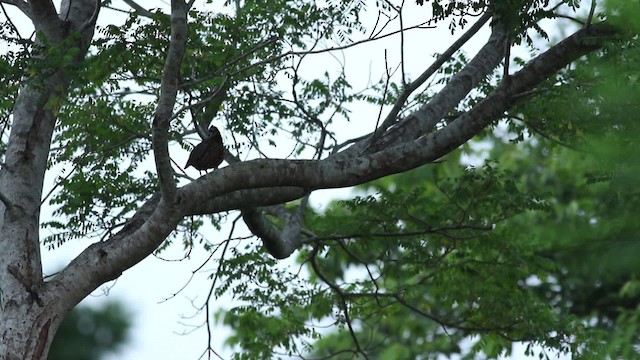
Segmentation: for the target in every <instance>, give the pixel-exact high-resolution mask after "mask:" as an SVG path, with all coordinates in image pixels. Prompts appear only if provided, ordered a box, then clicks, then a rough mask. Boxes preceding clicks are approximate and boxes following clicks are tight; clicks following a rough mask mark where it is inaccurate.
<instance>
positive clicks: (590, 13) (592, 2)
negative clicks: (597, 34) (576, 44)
mask: <svg viewBox="0 0 640 360" xmlns="http://www.w3.org/2000/svg"><path fill="white" fill-rule="evenodd" d="M595 11H596V0H591V9H589V17H588V18H587V23H586V25H585V27H586V28H587V29H588V28H589V27H590V26H591V23H592V22H593V14H594V13H595Z"/></svg>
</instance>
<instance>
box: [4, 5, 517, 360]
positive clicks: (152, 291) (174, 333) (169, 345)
mask: <svg viewBox="0 0 640 360" xmlns="http://www.w3.org/2000/svg"><path fill="white" fill-rule="evenodd" d="M162 3H164V2H162ZM162 3H160V2H155V1H140V4H141V5H143V6H144V5H145V4H153V5H152V6H158V5H159V4H162ZM204 3H205V2H204V1H202V0H198V1H197V2H196V4H197V6H203V4H204ZM220 3H221V2H220ZM369 3H370V8H371V9H375V6H374V3H373V1H369ZM198 4H199V5H198ZM114 5H115V6H119V7H121V8H125V9H126V6H123V5H122V6H121V5H120V4H119V2H114ZM209 6H210V5H209ZM405 6H406V9H407V10H406V12H405V14H406V18H405V21H406V22H407V23H416V22H421V21H424V20H426V19H427V9H428V5H427V6H424V7H419V6H417V5H415V2H414V1H407V2H406V5H405ZM165 7H166V3H165ZM21 18H22V20H20V18H18V17H14V18H13V21H14V23H16V25H17V26H18V27H19V28H20V29H23V28H24V29H28V28H30V27H31V26H30V24H29V23H28V22H26V21H27V20H26V18H24V17H21ZM121 21H122V18H120V17H118V16H117V14H115V13H114V12H113V11H108V10H105V11H103V12H102V13H101V15H100V17H99V23H100V24H106V23H113V22H121ZM447 25H448V22H445V23H443V24H441V25H440V28H439V29H428V30H413V31H411V32H409V33H408V34H406V37H405V43H406V46H405V60H406V63H405V68H406V69H407V73H408V74H410V77H411V75H413V76H412V77H413V78H415V77H417V75H418V74H420V73H421V72H422V71H423V69H425V68H426V67H427V66H428V65H429V64H430V63H431V62H432V60H433V56H432V55H433V53H436V52H438V53H441V52H443V51H444V50H445V49H446V48H447V47H448V46H449V45H450V43H451V41H452V40H453V39H455V38H457V37H458V36H459V33H456V35H455V37H452V36H451V34H450V32H449V30H448V29H447ZM470 25H471V24H469V26H470ZM29 34H30V30H25V31H24V32H22V35H23V36H28V35H29ZM488 34H489V32H488V29H487V27H485V29H484V30H483V31H481V32H480V33H478V34H477V35H476V36H475V37H474V39H472V41H471V42H470V43H469V44H467V45H466V46H465V48H464V50H465V51H466V53H467V55H468V56H469V57H471V56H473V54H474V53H475V51H476V50H477V49H478V48H479V47H480V46H482V44H483V42H484V41H485V40H486V39H487V37H488ZM398 44H399V42H398V37H397V36H396V37H389V38H387V39H385V40H382V41H376V42H374V43H369V44H365V45H360V46H358V47H357V48H355V49H351V50H347V51H346V52H344V53H343V54H336V55H337V56H338V58H340V59H342V60H343V61H344V62H345V64H346V73H347V74H348V75H349V76H350V79H351V81H352V84H353V85H354V89H359V88H363V87H365V86H366V85H367V82H368V81H369V78H371V79H372V81H375V80H377V79H379V78H380V77H382V76H383V75H384V55H385V50H387V61H388V64H389V66H390V67H395V66H396V65H397V64H398V63H399V60H400V56H399V45H398ZM0 51H6V49H5V48H0ZM516 54H517V53H516ZM524 54H525V53H524V52H521V55H520V56H525V55H524ZM327 64H337V62H336V61H335V59H332V58H331V57H329V56H328V55H322V56H317V57H315V59H314V58H312V59H310V60H308V63H307V64H306V66H305V67H304V71H305V72H306V74H312V73H314V72H318V73H322V72H324V71H325V70H326V69H327V66H328V65H327ZM352 110H353V120H352V122H351V123H350V124H348V125H347V124H341V125H340V127H339V129H340V130H339V131H337V135H338V137H339V138H340V139H341V140H347V139H349V138H352V137H355V136H359V135H362V134H364V133H367V132H370V131H371V130H373V126H374V125H375V120H376V117H377V114H378V109H375V108H364V107H362V108H352ZM383 116H384V115H383ZM223 136H224V131H223ZM226 140H230V139H229V137H228V135H227V136H226ZM283 153H284V155H283V156H285V155H287V154H288V153H289V149H285V150H283ZM187 155H188V153H187V152H186V151H182V150H181V149H177V150H176V149H172V156H173V158H174V160H175V161H176V162H177V163H178V164H183V163H185V162H186V158H187ZM55 175H56V174H49V175H48V179H49V180H51V179H52V178H53V177H54V176H55ZM191 175H192V176H195V175H196V174H195V173H191ZM49 184H51V182H50V183H49ZM48 188H49V187H48V186H46V185H45V192H46V191H47V190H48ZM349 196H350V191H349V190H348V189H339V190H331V191H318V192H315V193H314V194H313V195H312V197H311V201H310V205H311V206H314V207H319V206H322V204H326V203H327V202H328V201H329V200H330V199H332V198H336V197H340V198H346V197H349ZM47 213H50V209H49V210H47V209H45V210H43V220H46V214H47ZM204 231H207V230H204ZM209 231H211V233H210V234H208V236H207V237H208V239H209V240H210V241H212V242H216V240H219V241H222V240H224V239H226V237H227V235H228V229H227V227H224V228H223V230H222V231H221V232H220V233H215V232H214V230H209ZM43 235H45V234H43ZM89 244H90V242H88V241H73V242H68V243H66V244H64V245H63V246H62V247H60V248H58V249H56V250H55V251H48V250H46V249H43V251H42V254H43V262H44V269H45V273H51V272H53V271H55V270H57V269H60V268H61V267H63V266H64V265H65V264H66V263H67V262H68V261H69V260H70V259H72V258H73V256H75V255H77V254H78V253H80V252H81V251H82V250H83V249H84V248H85V247H86V246H88V245H89ZM183 256H184V252H183V251H182V249H181V246H175V247H173V248H170V249H169V250H168V251H166V252H164V253H163V254H162V257H163V258H167V259H180V258H182V257H183ZM208 256H209V254H208V253H206V252H205V251H204V250H202V249H200V248H198V247H197V246H196V247H195V248H194V251H193V252H192V253H191V257H190V259H189V260H185V261H172V262H167V261H163V260H160V259H158V258H155V257H154V256H149V257H147V258H146V259H145V260H143V261H142V262H141V263H139V264H138V265H136V266H134V267H133V268H131V269H129V270H127V271H125V272H124V273H123V275H122V276H121V277H120V278H119V279H118V280H117V281H115V282H112V283H110V284H106V285H104V286H103V287H101V288H100V289H98V290H96V291H95V292H94V293H93V294H92V295H91V296H89V297H88V298H87V299H86V300H84V301H83V303H84V304H90V305H99V304H100V303H102V302H104V301H105V300H109V299H118V300H122V301H124V302H125V304H126V306H127V308H128V310H129V311H130V313H131V316H132V320H133V327H132V329H131V336H132V338H131V341H130V342H129V343H128V344H127V345H126V346H125V347H124V348H123V349H122V351H121V352H119V353H118V354H117V355H116V356H113V357H112V358H113V359H123V360H133V359H197V358H199V356H200V355H202V352H203V351H204V349H205V347H206V341H207V333H206V330H205V328H204V327H202V328H200V329H197V330H195V331H193V332H191V333H190V334H189V335H183V334H184V333H186V332H189V331H191V330H193V329H192V326H194V325H200V324H202V323H203V322H204V315H203V314H200V315H199V316H196V317H195V318H190V317H193V315H194V314H195V310H194V307H193V305H192V304H197V305H202V302H203V301H204V299H205V298H206V296H207V293H208V291H209V287H210V280H209V279H207V277H208V275H209V274H210V273H211V272H212V271H213V270H214V269H215V266H216V265H217V263H215V262H209V263H208V264H207V265H206V266H205V267H204V268H203V269H202V271H201V272H200V273H198V274H196V276H195V277H194V278H193V280H191V283H190V284H189V285H188V287H187V288H186V289H185V290H183V291H182V292H181V293H180V294H178V295H177V296H175V297H173V298H172V299H171V300H169V301H166V302H163V300H164V299H165V298H167V297H170V296H171V294H173V293H175V292H176V291H178V290H179V289H180V288H182V287H183V286H184V285H185V283H186V282H187V281H188V280H189V278H190V276H191V274H192V271H193V270H194V269H196V268H198V267H199V266H200V265H201V264H202V262H203V261H204V260H205V259H206V258H207V257H208ZM286 262H287V261H285V262H284V263H286ZM289 262H290V261H289ZM284 266H286V265H284ZM216 303H217V304H219V306H222V307H225V308H229V307H231V306H233V302H232V300H231V299H218V300H217V301H216ZM228 334H229V332H228V330H226V329H223V328H217V329H215V333H214V339H213V346H214V348H215V349H216V351H217V352H218V353H219V354H221V355H222V356H223V357H224V358H225V359H227V358H229V357H230V355H231V354H232V352H231V351H230V349H228V348H225V347H223V345H222V344H223V341H224V339H225V337H226V336H227V335H228ZM515 354H518V355H520V354H522V351H517V350H516V351H515V352H514V358H519V359H523V358H524V357H522V356H518V357H515Z"/></svg>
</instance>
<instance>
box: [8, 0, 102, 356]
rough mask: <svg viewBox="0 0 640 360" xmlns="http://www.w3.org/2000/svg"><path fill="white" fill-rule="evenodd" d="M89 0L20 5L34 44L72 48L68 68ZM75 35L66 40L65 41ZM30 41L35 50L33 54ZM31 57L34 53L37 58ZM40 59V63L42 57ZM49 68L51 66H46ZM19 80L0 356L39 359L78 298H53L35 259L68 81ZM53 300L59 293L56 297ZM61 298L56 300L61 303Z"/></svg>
mask: <svg viewBox="0 0 640 360" xmlns="http://www.w3.org/2000/svg"><path fill="white" fill-rule="evenodd" d="M98 5H99V3H98V2H96V0H82V1H76V0H74V1H64V2H63V3H62V6H61V14H65V15H64V17H63V16H62V15H60V16H58V15H57V14H56V12H55V8H54V7H53V4H52V3H51V2H49V1H46V0H37V1H31V2H30V3H29V5H23V6H26V7H24V8H22V10H23V11H25V13H27V14H28V16H29V17H30V18H31V20H32V22H33V24H34V27H35V29H36V32H37V39H42V38H46V39H47V43H48V45H47V46H63V47H64V49H63V50H65V52H68V51H70V50H72V49H74V48H75V49H79V52H78V55H77V56H76V58H75V59H73V60H72V63H71V64H67V65H74V64H77V63H79V62H80V61H81V60H82V59H83V58H84V56H85V55H86V52H87V49H88V44H89V42H90V40H91V38H92V37H93V29H94V26H95V19H96V17H97V12H98V9H99V6H98ZM78 32H80V33H81V36H80V37H79V39H77V40H76V41H74V42H73V43H69V42H68V41H67V42H65V40H67V39H68V38H69V36H70V35H71V34H73V33H78ZM41 45H42V43H40V42H39V41H38V40H36V46H35V47H34V49H33V52H34V53H36V54H37V53H40V54H46V51H40V50H38V46H41ZM36 56H38V55H36ZM40 57H41V60H42V61H43V62H44V61H47V60H48V59H47V58H46V56H45V55H40ZM53 63H55V62H53ZM51 70H52V71H53V72H52V73H46V74H36V75H35V76H32V77H30V78H27V79H25V81H24V83H25V85H24V86H23V87H22V88H21V89H20V93H19V95H18V97H17V99H16V102H15V104H14V108H13V119H12V123H11V133H10V135H9V142H8V144H7V150H6V153H5V162H4V164H3V166H2V169H1V170H0V201H1V203H0V254H2V256H0V359H46V357H47V353H48V350H49V346H50V345H51V341H52V339H53V336H54V334H55V332H56V330H57V328H58V326H59V325H60V322H61V321H62V319H63V318H64V315H65V314H66V313H67V312H68V311H69V310H70V309H71V308H72V307H73V306H75V305H76V304H77V302H79V301H80V299H82V297H80V298H77V297H76V298H72V297H71V296H68V295H66V298H64V299H61V297H63V295H62V294H58V291H53V290H54V288H53V286H51V285H50V284H47V283H45V282H44V280H43V275H42V265H41V257H40V238H39V230H40V201H41V198H42V187H43V181H44V174H45V171H46V168H47V158H48V155H49V147H50V144H51V138H52V134H53V129H54V126H55V122H56V115H55V114H56V113H57V112H58V110H59V108H60V104H62V101H61V99H63V98H64V96H65V93H66V89H67V88H68V85H69V81H70V80H69V79H70V76H69V74H68V72H67V70H65V69H64V65H63V66H62V67H61V68H59V69H51ZM58 295H60V296H58ZM61 300H63V301H61Z"/></svg>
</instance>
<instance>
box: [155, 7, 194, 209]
mask: <svg viewBox="0 0 640 360" xmlns="http://www.w3.org/2000/svg"><path fill="white" fill-rule="evenodd" d="M186 42H187V7H186V4H185V2H184V0H172V1H171V41H170V43H169V50H168V53H167V59H166V61H165V65H164V70H163V72H162V83H161V85H160V98H159V100H158V106H157V107H156V112H155V115H154V118H153V124H152V128H151V130H152V143H153V156H154V159H155V163H156V171H157V172H158V182H159V183H160V191H161V192H162V197H163V200H164V201H167V202H168V203H173V202H175V201H176V191H177V190H176V182H175V179H174V172H173V168H172V167H171V160H170V156H169V134H168V132H169V126H170V119H171V117H172V115H173V107H174V105H175V103H176V96H177V93H178V82H179V76H180V65H181V64H182V59H183V57H184V53H185V48H186Z"/></svg>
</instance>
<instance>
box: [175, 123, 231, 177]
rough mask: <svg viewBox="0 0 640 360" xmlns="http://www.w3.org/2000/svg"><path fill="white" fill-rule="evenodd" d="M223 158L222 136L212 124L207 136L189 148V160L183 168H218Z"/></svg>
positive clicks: (199, 169) (200, 169)
mask: <svg viewBox="0 0 640 360" xmlns="http://www.w3.org/2000/svg"><path fill="white" fill-rule="evenodd" d="M223 159H224V144H223V143H222V136H221V135H220V130H218V128H217V127H215V126H213V125H212V126H211V127H210V128H209V137H207V138H206V139H204V140H202V142H201V143H200V144H198V145H196V146H195V147H194V148H193V150H191V155H189V160H187V165H185V166H184V168H185V169H186V168H188V167H189V166H193V167H194V168H196V169H197V170H198V171H202V170H205V171H206V170H208V169H218V166H220V164H221V163H222V160H223Z"/></svg>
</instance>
